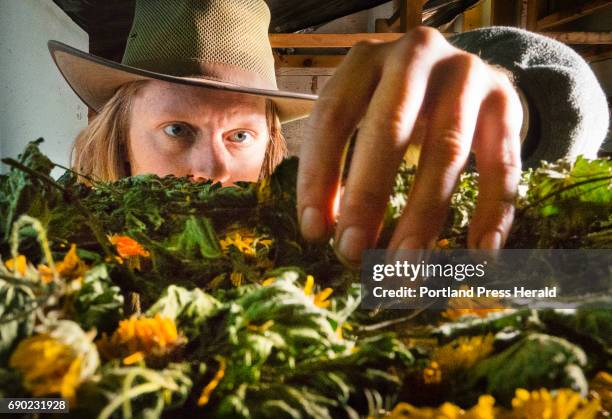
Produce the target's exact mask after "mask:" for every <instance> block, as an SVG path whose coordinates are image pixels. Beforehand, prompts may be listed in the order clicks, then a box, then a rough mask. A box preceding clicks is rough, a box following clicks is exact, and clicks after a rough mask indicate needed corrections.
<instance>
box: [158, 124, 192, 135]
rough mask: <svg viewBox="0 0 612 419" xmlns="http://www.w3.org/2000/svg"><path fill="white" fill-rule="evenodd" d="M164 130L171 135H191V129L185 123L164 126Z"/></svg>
mask: <svg viewBox="0 0 612 419" xmlns="http://www.w3.org/2000/svg"><path fill="white" fill-rule="evenodd" d="M164 132H165V133H166V135H168V136H170V137H174V138H180V137H186V136H187V135H189V132H190V129H189V127H188V126H187V125H185V124H170V125H166V126H165V127H164Z"/></svg>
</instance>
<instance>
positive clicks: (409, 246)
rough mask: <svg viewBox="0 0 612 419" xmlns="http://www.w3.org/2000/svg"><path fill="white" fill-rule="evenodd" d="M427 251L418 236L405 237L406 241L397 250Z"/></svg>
mask: <svg viewBox="0 0 612 419" xmlns="http://www.w3.org/2000/svg"><path fill="white" fill-rule="evenodd" d="M420 249H425V247H424V246H423V244H422V243H421V242H420V241H419V240H418V238H417V237H416V236H408V237H405V238H404V240H402V242H401V243H400V245H399V246H398V247H397V250H420Z"/></svg>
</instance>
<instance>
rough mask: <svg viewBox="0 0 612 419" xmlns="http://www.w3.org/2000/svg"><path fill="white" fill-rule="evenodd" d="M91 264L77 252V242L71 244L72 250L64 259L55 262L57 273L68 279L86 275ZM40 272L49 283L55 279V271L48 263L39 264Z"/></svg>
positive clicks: (44, 280)
mask: <svg viewBox="0 0 612 419" xmlns="http://www.w3.org/2000/svg"><path fill="white" fill-rule="evenodd" d="M88 269H89V266H87V264H86V263H85V262H83V261H82V260H81V258H79V255H78V254H77V247H76V244H74V243H73V244H72V245H71V246H70V250H69V251H68V253H66V255H65V256H64V260H62V261H61V262H59V263H57V264H55V270H56V271H57V273H58V274H59V275H60V276H61V277H63V278H66V279H80V278H82V277H83V275H85V273H86V272H87V270H88ZM38 272H39V273H40V277H41V278H42V280H43V282H45V283H49V282H51V281H53V272H52V271H51V268H49V267H48V266H47V265H42V264H41V265H38Z"/></svg>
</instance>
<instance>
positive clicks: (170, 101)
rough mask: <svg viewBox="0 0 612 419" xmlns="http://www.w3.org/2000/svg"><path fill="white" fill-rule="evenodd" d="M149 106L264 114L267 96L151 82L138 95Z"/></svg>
mask: <svg viewBox="0 0 612 419" xmlns="http://www.w3.org/2000/svg"><path fill="white" fill-rule="evenodd" d="M137 102H140V103H141V104H142V105H144V106H146V107H147V108H148V109H156V110H160V111H161V110H164V111H185V110H192V111H195V110H198V111H201V110H204V109H206V110H209V111H210V110H217V111H223V112H224V113H228V112H230V113H235V112H237V113H242V112H246V113H250V114H253V113H262V114H265V109H266V107H265V105H266V99H265V98H264V97H261V96H255V95H247V94H242V93H236V92H228V91H223V90H218V89H208V88H204V87H196V86H186V85H180V84H176V83H169V82H165V81H159V80H154V81H149V82H147V83H146V84H145V85H144V86H143V88H142V89H141V90H140V92H139V94H138V101H137Z"/></svg>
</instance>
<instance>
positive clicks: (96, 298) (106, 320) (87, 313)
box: [72, 265, 124, 332]
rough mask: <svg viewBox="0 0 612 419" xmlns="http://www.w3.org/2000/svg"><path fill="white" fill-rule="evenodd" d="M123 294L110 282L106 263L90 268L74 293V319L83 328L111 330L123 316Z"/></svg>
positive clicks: (102, 330) (101, 330)
mask: <svg viewBox="0 0 612 419" xmlns="http://www.w3.org/2000/svg"><path fill="white" fill-rule="evenodd" d="M123 303H124V300H123V295H121V290H120V289H119V287H117V286H115V285H113V283H112V282H111V280H110V278H109V276H108V271H107V268H106V265H97V266H95V267H93V268H91V269H90V270H89V271H87V273H86V274H85V276H84V278H83V284H82V286H81V288H80V289H79V290H78V291H77V292H76V293H75V295H74V300H73V306H72V307H73V310H74V315H75V320H76V321H77V322H78V323H79V324H80V325H81V327H83V328H84V329H85V330H89V329H92V328H94V327H95V328H97V329H98V330H99V331H100V332H111V331H112V330H113V329H114V328H115V327H116V325H117V323H118V322H119V320H121V319H122V318H123Z"/></svg>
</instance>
